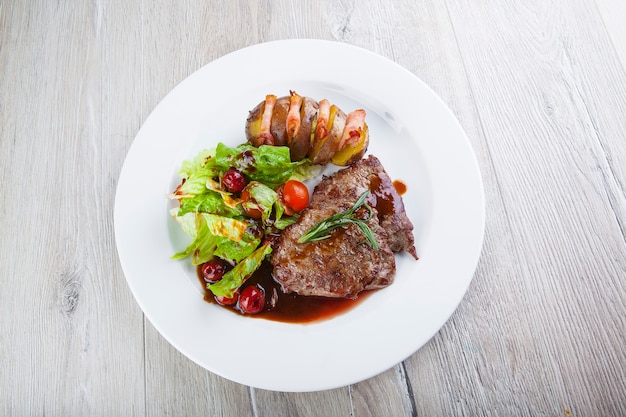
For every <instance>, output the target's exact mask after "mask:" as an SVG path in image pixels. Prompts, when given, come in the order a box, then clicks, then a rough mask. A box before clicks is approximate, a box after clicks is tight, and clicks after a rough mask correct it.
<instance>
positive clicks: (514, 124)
mask: <svg viewBox="0 0 626 417" xmlns="http://www.w3.org/2000/svg"><path fill="white" fill-rule="evenodd" d="M448 4H449V10H450V14H451V17H452V21H453V24H454V27H455V32H456V34H457V39H458V41H459V44H460V48H461V53H462V56H463V60H464V63H465V66H466V69H467V74H468V77H469V80H470V86H471V91H472V93H473V94H474V97H475V102H476V107H477V109H478V110H479V113H480V120H481V123H482V127H483V131H484V134H485V138H486V139H487V142H488V144H489V148H488V149H489V153H490V156H491V160H492V161H493V165H494V169H495V171H494V172H495V174H496V177H497V180H498V182H499V188H500V190H501V195H502V199H503V202H504V204H505V209H506V213H505V216H506V219H507V221H508V223H509V225H510V226H509V227H510V231H509V232H510V233H511V234H512V236H511V238H512V242H513V247H512V248H511V249H512V252H510V253H508V254H505V256H506V258H505V259H508V262H509V263H510V268H509V269H508V270H505V271H502V272H503V273H504V274H503V275H502V276H494V277H492V279H493V281H492V282H491V283H490V284H491V285H490V286H489V287H486V288H485V290H486V291H488V294H489V298H490V299H493V301H492V304H486V303H481V304H477V305H476V306H475V308H476V309H478V311H480V308H481V306H482V308H483V309H484V308H486V307H487V308H488V307H489V306H491V307H492V308H493V309H494V310H493V314H487V315H485V320H489V319H490V317H497V318H498V319H497V321H494V320H491V321H489V327H488V328H485V329H484V330H482V331H480V328H476V329H474V332H475V335H474V337H476V339H474V341H475V342H478V343H472V346H474V347H475V349H472V350H475V354H471V355H469V354H467V355H466V356H467V357H468V358H473V360H474V361H476V360H480V361H483V363H482V364H477V368H476V369H477V371H479V372H480V373H479V374H477V375H476V376H477V377H479V378H480V381H481V385H483V387H484V388H485V389H486V391H485V394H486V395H487V397H486V398H485V400H486V402H487V403H488V404H490V405H491V406H492V408H490V409H489V411H488V412H487V411H483V413H484V414H481V415H502V414H508V413H510V412H511V409H513V410H517V413H519V412H522V413H523V412H529V413H530V414H555V413H563V412H564V411H565V410H567V411H568V412H569V411H571V412H575V413H576V415H578V414H581V415H583V414H593V413H597V412H599V411H600V413H601V414H608V415H614V414H620V413H621V412H623V406H624V404H623V396H622V393H623V391H624V385H623V379H620V375H623V371H624V367H625V365H626V357H625V355H624V351H623V349H622V347H621V344H622V343H621V342H620V340H621V339H623V329H624V321H623V315H624V314H623V313H624V311H625V305H626V296H625V294H626V290H625V288H624V283H623V277H624V271H625V270H626V267H625V265H626V251H625V250H624V231H623V224H624V218H625V213H626V212H625V211H624V204H625V201H624V187H623V184H624V171H623V164H622V161H624V155H626V149H625V148H624V146H625V145H624V141H623V140H621V139H619V138H623V137H624V133H625V132H626V127H625V126H624V122H623V118H622V117H620V116H619V115H620V114H623V113H624V109H625V108H626V103H625V102H624V96H625V95H624V85H626V83H625V82H624V80H625V75H624V72H623V68H622V67H621V65H619V62H618V61H617V60H616V58H615V55H614V54H613V51H612V49H611V48H610V40H609V39H608V38H606V36H604V37H603V36H602V35H601V33H600V34H599V33H598V31H597V30H596V28H597V27H598V25H602V22H601V20H600V16H599V15H598V13H597V11H596V10H595V9H594V8H593V7H589V5H588V4H586V3H585V2H575V3H572V2H550V3H545V2H535V3H528V2H526V3H524V4H523V5H521V4H520V5H513V4H502V3H496V2H490V3H489V4H484V5H483V4H481V5H475V4H473V5H469V4H467V3H465V2H460V1H459V2H457V1H450V2H448ZM467 22H482V23H483V24H481V25H469V24H467ZM487 261H488V258H487V259H484V262H483V265H485V263H486V262H487ZM516 270H519V272H517V271H516ZM502 278H505V279H502ZM484 301H485V300H484ZM485 306H486V307H485ZM468 331H472V329H471V328H470V329H468ZM481 333H483V334H482V336H480V334H481ZM468 353H469V352H468ZM503 365H504V367H503ZM507 367H508V372H507ZM539 370H540V371H539ZM537 372H541V373H542V375H543V376H542V378H541V379H540V380H538V378H537V377H536V375H537ZM498 377H499V378H498ZM501 378H502V379H501ZM620 380H621V381H622V382H618V381H620ZM496 381H499V382H498V383H496ZM507 398H508V401H507ZM494 407H495V408H494ZM468 409H470V410H471V409H472V408H471V405H469V406H468ZM470 414H471V413H470Z"/></svg>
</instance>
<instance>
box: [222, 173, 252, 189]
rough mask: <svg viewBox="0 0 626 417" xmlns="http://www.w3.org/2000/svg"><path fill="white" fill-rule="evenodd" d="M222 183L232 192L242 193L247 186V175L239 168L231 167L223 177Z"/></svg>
mask: <svg viewBox="0 0 626 417" xmlns="http://www.w3.org/2000/svg"><path fill="white" fill-rule="evenodd" d="M222 184H224V187H226V189H227V190H228V191H230V192H231V193H240V192H241V191H243V189H244V188H245V187H246V177H244V176H243V174H242V173H241V171H239V170H238V169H235V168H229V169H228V171H226V173H225V174H224V176H223V177H222Z"/></svg>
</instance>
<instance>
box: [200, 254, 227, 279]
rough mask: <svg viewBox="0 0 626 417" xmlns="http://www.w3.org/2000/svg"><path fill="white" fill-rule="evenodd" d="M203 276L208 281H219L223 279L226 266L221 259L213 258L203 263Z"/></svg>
mask: <svg viewBox="0 0 626 417" xmlns="http://www.w3.org/2000/svg"><path fill="white" fill-rule="evenodd" d="M201 270H202V278H204V280H205V281H206V282H210V283H213V282H217V281H219V280H220V279H222V276H223V275H224V271H225V270H226V267H225V266H224V264H223V263H222V262H221V261H220V260H219V259H212V260H210V261H208V262H205V263H203V264H202V269H201Z"/></svg>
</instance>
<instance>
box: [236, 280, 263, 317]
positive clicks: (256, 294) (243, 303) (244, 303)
mask: <svg viewBox="0 0 626 417" xmlns="http://www.w3.org/2000/svg"><path fill="white" fill-rule="evenodd" d="M263 308H265V293H264V292H263V290H262V289H261V288H259V287H258V286H257V285H250V286H248V287H246V288H244V289H243V291H241V295H240V296H239V309H240V310H241V312H242V313H246V314H257V313H260V312H261V311H263Z"/></svg>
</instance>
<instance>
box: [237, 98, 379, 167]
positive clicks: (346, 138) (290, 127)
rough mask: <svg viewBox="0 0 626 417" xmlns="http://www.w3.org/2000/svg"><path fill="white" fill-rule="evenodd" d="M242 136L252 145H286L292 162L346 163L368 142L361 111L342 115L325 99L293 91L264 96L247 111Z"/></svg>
mask: <svg viewBox="0 0 626 417" xmlns="http://www.w3.org/2000/svg"><path fill="white" fill-rule="evenodd" d="M246 139H247V140H248V142H250V143H251V144H252V145H254V146H257V147H258V146H261V145H274V146H288V147H289V149H290V152H291V159H292V160H293V161H300V160H302V159H304V158H309V159H310V160H311V161H312V162H313V163H315V164H328V163H330V162H332V163H333V164H335V165H339V166H346V165H350V164H352V163H353V162H356V161H358V160H359V159H361V158H362V157H363V155H364V154H365V152H366V151H367V147H368V145H369V132H368V128H367V124H366V123H365V110H362V109H359V110H355V111H353V112H350V113H348V114H346V113H345V112H343V111H342V110H341V109H340V108H339V107H337V106H335V105H333V104H330V102H329V101H328V100H326V99H323V100H321V101H320V102H317V101H316V100H314V99H312V98H310V97H302V96H300V95H298V94H297V93H296V92H295V91H290V94H289V96H284V97H279V98H277V97H276V96H275V95H272V94H270V95H267V96H266V97H265V100H264V101H262V102H261V103H259V104H258V105H257V106H256V107H255V108H254V109H252V110H251V111H250V113H249V114H248V118H247V120H246Z"/></svg>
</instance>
